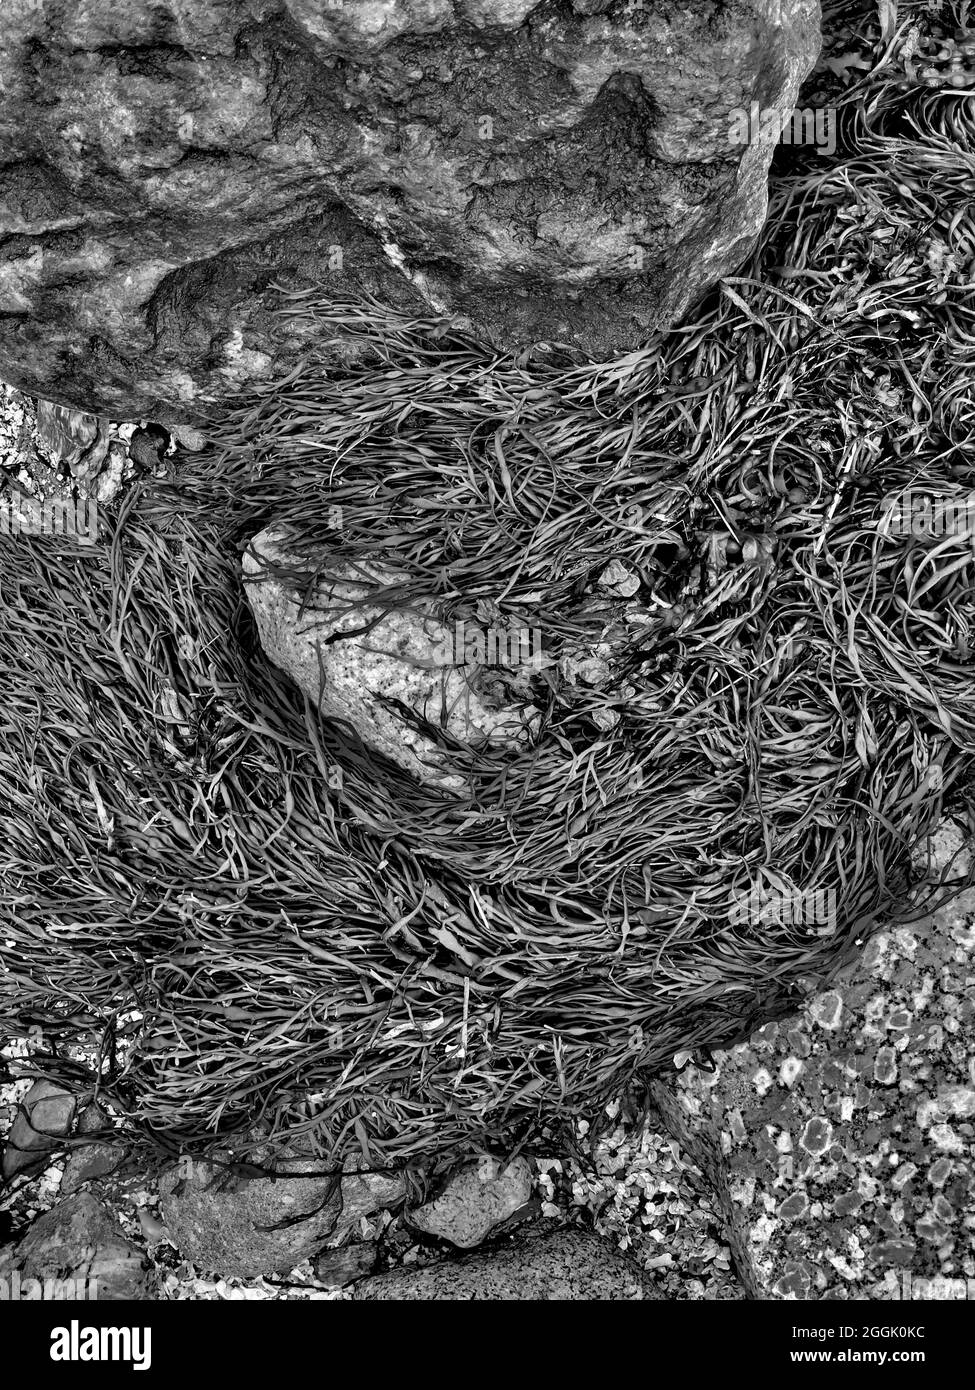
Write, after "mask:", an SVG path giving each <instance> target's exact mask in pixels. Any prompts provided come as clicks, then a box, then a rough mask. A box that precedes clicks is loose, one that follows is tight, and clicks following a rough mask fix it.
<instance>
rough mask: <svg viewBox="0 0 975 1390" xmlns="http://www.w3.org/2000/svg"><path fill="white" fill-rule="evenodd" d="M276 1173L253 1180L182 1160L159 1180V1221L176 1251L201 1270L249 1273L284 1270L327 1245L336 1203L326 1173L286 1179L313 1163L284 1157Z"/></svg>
mask: <svg viewBox="0 0 975 1390" xmlns="http://www.w3.org/2000/svg"><path fill="white" fill-rule="evenodd" d="M277 1168H278V1170H279V1172H280V1173H281V1174H282V1176H276V1177H273V1178H251V1177H243V1176H237V1175H231V1174H229V1173H228V1171H227V1169H226V1168H225V1167H221V1166H218V1165H216V1164H211V1163H204V1162H198V1161H192V1162H187V1161H185V1160H184V1161H183V1162H182V1163H181V1164H180V1165H178V1166H177V1167H176V1168H173V1169H171V1170H170V1171H169V1172H168V1173H166V1174H164V1175H163V1177H162V1179H161V1180H160V1184H159V1194H160V1201H161V1207H162V1214H163V1219H164V1220H165V1222H166V1225H167V1227H168V1228H169V1232H170V1235H171V1236H172V1238H173V1240H174V1242H175V1243H176V1245H177V1246H178V1248H179V1250H180V1252H181V1253H182V1255H183V1256H184V1257H185V1258H186V1259H187V1260H190V1261H191V1262H192V1263H193V1264H195V1265H196V1266H197V1267H198V1268H200V1269H205V1270H212V1271H215V1272H217V1273H219V1274H222V1275H238V1276H240V1277H245V1278H246V1277H249V1276H252V1275H258V1274H287V1273H288V1272H289V1271H290V1270H292V1269H294V1267H295V1265H297V1264H300V1263H301V1261H302V1260H306V1259H308V1258H310V1256H312V1255H313V1254H315V1252H316V1251H317V1250H319V1249H321V1247H322V1246H323V1245H324V1244H325V1241H326V1238H327V1237H328V1235H329V1234H330V1233H331V1231H332V1230H333V1229H334V1227H335V1223H336V1221H337V1220H338V1216H339V1211H340V1208H341V1200H342V1199H341V1193H340V1189H339V1184H338V1182H337V1181H336V1180H335V1179H334V1178H331V1177H319V1176H309V1177H299V1176H288V1175H289V1174H291V1175H295V1174H299V1173H302V1172H309V1170H313V1168H314V1164H313V1163H312V1161H311V1160H308V1159H304V1158H293V1159H292V1158H286V1159H282V1160H281V1161H280V1162H279V1163H278V1164H277Z"/></svg>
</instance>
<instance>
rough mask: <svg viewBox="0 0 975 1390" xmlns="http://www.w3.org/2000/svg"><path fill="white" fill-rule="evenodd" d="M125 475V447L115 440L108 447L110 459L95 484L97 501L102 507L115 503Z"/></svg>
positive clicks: (108, 458) (107, 459) (106, 461)
mask: <svg viewBox="0 0 975 1390" xmlns="http://www.w3.org/2000/svg"><path fill="white" fill-rule="evenodd" d="M124 473H125V445H124V444H122V443H121V442H120V441H119V440H117V439H113V440H112V442H111V444H110V445H109V446H108V457H107V458H106V460H105V464H104V466H103V467H102V470H101V472H100V473H99V474H98V476H97V478H96V479H95V483H94V496H95V501H96V502H97V503H99V505H101V506H107V505H108V503H109V502H114V501H115V498H116V497H117V496H118V494H119V489H120V488H121V486H122V478H123V475H124Z"/></svg>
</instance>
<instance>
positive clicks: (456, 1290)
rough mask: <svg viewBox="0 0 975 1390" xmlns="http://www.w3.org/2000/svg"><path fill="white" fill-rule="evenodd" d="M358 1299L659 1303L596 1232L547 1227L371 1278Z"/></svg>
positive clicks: (631, 1265) (631, 1264)
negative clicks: (469, 1252) (451, 1257)
mask: <svg viewBox="0 0 975 1390" xmlns="http://www.w3.org/2000/svg"><path fill="white" fill-rule="evenodd" d="M355 1296H356V1298H357V1299H369V1300H382V1301H389V1300H406V1301H413V1300H416V1301H420V1300H442V1301H453V1302H459V1301H462V1300H463V1301H484V1302H500V1301H502V1300H503V1301H506V1302H510V1301H514V1300H518V1301H521V1300H546V1301H555V1300H558V1301H572V1302H583V1301H585V1302H596V1301H602V1300H604V1299H605V1300H610V1299H611V1300H637V1299H645V1298H659V1296H660V1295H659V1294H658V1293H657V1292H656V1291H655V1289H654V1285H653V1281H652V1280H651V1279H650V1278H649V1277H648V1276H647V1275H646V1274H644V1272H643V1271H642V1270H641V1269H640V1267H639V1265H638V1264H637V1263H636V1261H635V1260H633V1259H631V1258H630V1257H629V1256H628V1255H624V1254H622V1253H621V1252H620V1251H619V1250H617V1249H615V1247H614V1246H613V1245H611V1244H610V1242H609V1241H608V1240H606V1239H604V1238H603V1237H602V1236H598V1235H596V1233H595V1232H594V1231H582V1230H578V1229H576V1228H566V1229H563V1230H558V1229H556V1230H554V1231H552V1230H549V1229H546V1228H541V1229H539V1230H534V1231H531V1232H530V1233H529V1234H527V1235H522V1236H518V1237H516V1238H515V1239H514V1240H513V1241H511V1242H510V1243H509V1244H507V1245H502V1246H499V1247H498V1248H497V1249H495V1250H484V1251H480V1252H478V1253H477V1254H474V1255H466V1256H464V1257H463V1258H461V1259H459V1260H443V1261H440V1262H438V1263H437V1264H433V1265H426V1266H425V1267H424V1268H422V1269H402V1270H395V1271H393V1272H392V1273H390V1274H382V1275H379V1276H378V1277H376V1278H375V1279H367V1280H366V1281H365V1282H364V1283H362V1284H360V1285H359V1286H358V1287H357V1289H356V1291H355Z"/></svg>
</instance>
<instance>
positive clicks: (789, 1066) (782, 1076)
mask: <svg viewBox="0 0 975 1390" xmlns="http://www.w3.org/2000/svg"><path fill="white" fill-rule="evenodd" d="M801 1071H802V1063H801V1062H800V1060H799V1058H798V1057H786V1059H785V1061H784V1062H783V1063H782V1065H781V1066H780V1067H779V1080H780V1081H781V1083H782V1085H783V1086H790V1087H791V1086H794V1085H795V1083H796V1080H797V1079H798V1077H799V1075H800V1073H801Z"/></svg>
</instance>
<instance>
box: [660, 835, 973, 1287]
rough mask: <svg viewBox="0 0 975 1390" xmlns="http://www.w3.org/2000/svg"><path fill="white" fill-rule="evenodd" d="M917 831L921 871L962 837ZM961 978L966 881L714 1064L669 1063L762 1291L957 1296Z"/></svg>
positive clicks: (963, 1201)
mask: <svg viewBox="0 0 975 1390" xmlns="http://www.w3.org/2000/svg"><path fill="white" fill-rule="evenodd" d="M929 848H930V864H931V870H932V878H933V879H937V877H938V875H939V874H941V873H943V872H947V873H948V874H949V875H952V876H954V875H955V874H957V873H959V871H960V870H959V866H960V865H963V864H964V862H965V859H966V857H967V856H969V855H970V854H971V852H972V848H973V845H972V839H971V835H970V834H968V835H965V834H964V833H962V832H961V831H960V830H959V829H958V827H955V826H953V825H951V824H950V823H944V824H943V825H942V826H941V827H940V828H939V830H938V832H937V834H936V835H934V836H932V837H931V845H930V847H929ZM927 861H928V855H927V854H926V853H925V854H922V855H921V856H920V864H921V865H922V866H923V865H924V864H925V862H927ZM973 986H975V889H970V888H969V889H967V890H966V891H965V892H963V893H961V894H960V895H959V896H958V897H956V898H954V899H953V900H951V901H948V902H945V903H943V905H942V906H940V907H938V908H937V909H936V910H934V911H933V912H930V913H929V915H926V916H919V915H915V916H912V917H911V918H910V919H909V920H908V921H906V922H904V923H902V924H898V923H896V922H894V923H891V924H890V927H889V929H887V930H885V931H883V932H880V933H878V934H876V935H875V936H874V937H872V939H871V940H870V941H869V943H867V945H866V946H865V948H864V951H863V954H862V956H861V958H860V959H858V960H854V961H851V962H850V963H849V964H848V965H847V966H846V967H845V968H844V969H843V970H842V971H841V972H840V973H839V974H838V975H837V977H836V978H835V979H834V980H832V981H831V982H830V987H829V988H828V989H827V990H825V991H823V992H822V993H820V994H818V995H815V996H813V997H812V998H811V999H809V1000H808V1001H807V1003H806V1004H805V1005H804V1007H803V1009H802V1010H801V1012H800V1013H799V1014H797V1015H796V1016H795V1017H794V1018H792V1019H789V1020H786V1021H784V1022H781V1023H779V1022H775V1023H769V1024H766V1025H765V1027H763V1028H761V1029H760V1030H759V1031H758V1032H757V1033H755V1034H754V1035H753V1037H752V1038H751V1039H750V1040H749V1042H747V1043H743V1044H741V1045H740V1046H738V1047H735V1048H731V1049H729V1050H727V1051H722V1052H717V1053H715V1054H713V1056H712V1062H713V1064H714V1069H713V1070H710V1069H709V1070H707V1071H704V1070H702V1069H698V1068H697V1067H695V1066H694V1065H693V1064H690V1065H688V1066H686V1067H685V1068H684V1069H683V1070H682V1072H681V1074H680V1091H681V1094H682V1096H683V1099H684V1102H685V1104H686V1106H687V1107H688V1108H689V1109H691V1110H692V1112H693V1113H695V1114H696V1115H698V1116H701V1117H702V1118H704V1119H706V1120H709V1121H711V1122H712V1123H713V1124H714V1125H715V1127H716V1128H717V1129H719V1130H720V1131H722V1147H723V1149H724V1152H725V1154H726V1162H727V1167H728V1171H729V1187H730V1190H731V1195H732V1196H733V1198H734V1201H735V1207H736V1210H737V1212H738V1214H739V1216H740V1220H741V1222H742V1225H743V1226H744V1229H745V1234H746V1240H747V1245H748V1250H749V1254H750V1260H751V1263H752V1265H753V1267H754V1273H755V1275H756V1278H757V1281H758V1284H759V1287H760V1290H761V1294H762V1296H763V1297H766V1298H773V1299H789V1300H793V1299H798V1300H800V1301H804V1300H808V1299H810V1298H814V1299H833V1300H835V1299H857V1300H864V1299H868V1300H869V1299H880V1300H887V1299H918V1300H920V1299H929V1298H952V1299H953V1298H965V1297H969V1298H970V1297H971V1291H970V1290H971V1284H970V1282H969V1281H970V1279H971V1270H972V1264H971V1248H972V1247H971V1227H972V1212H973V1209H975V1123H973V1122H975V1061H973V1059H972V1047H971V1037H972V1029H973V1024H975V988H973Z"/></svg>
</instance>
